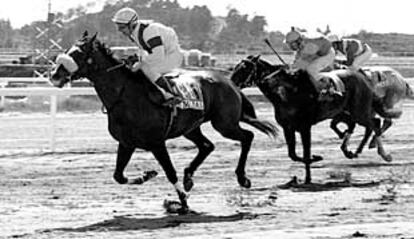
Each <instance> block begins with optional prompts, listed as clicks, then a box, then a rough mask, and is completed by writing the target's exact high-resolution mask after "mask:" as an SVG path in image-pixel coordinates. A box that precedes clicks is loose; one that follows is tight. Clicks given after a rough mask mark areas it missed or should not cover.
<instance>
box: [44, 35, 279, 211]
mask: <svg viewBox="0 0 414 239" xmlns="http://www.w3.org/2000/svg"><path fill="white" fill-rule="evenodd" d="M59 58H60V59H62V62H64V60H63V59H66V61H67V62H69V63H66V64H57V68H56V69H55V70H54V72H52V75H51V82H52V83H53V85H54V86H57V87H62V86H63V85H64V84H65V83H67V82H68V81H70V80H71V79H72V80H73V79H78V78H79V77H85V78H87V79H88V80H90V81H91V82H92V83H93V86H94V88H95V90H96V92H97V94H98V96H99V98H100V99H101V100H102V102H103V104H104V106H105V108H106V109H107V113H108V124H109V127H108V128H109V132H110V134H111V135H112V137H113V138H114V139H116V140H117V141H118V142H119V145H118V152H117V159H116V168H115V172H114V179H115V180H116V181H117V182H118V183H120V184H126V183H136V180H128V179H127V178H126V177H125V176H124V169H125V167H126V166H127V164H128V162H129V160H130V158H131V155H132V154H133V152H134V150H135V148H142V149H145V150H148V151H150V152H152V154H153V155H154V157H155V159H156V160H157V161H158V162H159V164H160V165H161V167H162V168H163V170H164V171H165V174H166V176H167V178H168V180H169V182H170V183H171V184H173V185H174V187H175V190H176V192H177V194H178V197H179V199H180V202H181V212H187V210H188V204H187V197H188V195H187V192H189V191H190V190H191V188H192V187H193V181H192V176H193V174H194V172H195V171H196V169H197V168H198V167H199V166H200V165H201V163H202V162H203V161H204V159H205V158H206V157H207V156H208V155H209V154H210V153H211V152H212V151H213V150H214V145H213V143H212V142H210V140H208V139H207V138H206V137H205V136H204V135H203V133H202V132H201V129H200V126H201V124H202V123H204V122H207V121H211V124H212V126H213V128H214V129H216V130H217V131H218V132H219V133H220V134H221V135H223V136H224V137H226V138H229V139H233V140H238V141H240V142H241V148H242V149H241V155H240V158H239V162H238V165H237V168H236V175H237V180H238V182H239V184H240V185H241V186H242V187H245V188H249V187H250V186H251V182H250V180H249V179H248V178H247V177H246V173H245V165H246V159H247V155H248V152H249V150H250V146H251V143H252V140H253V137H254V134H253V133H252V132H251V131H249V130H245V129H243V128H241V127H240V125H239V123H240V122H245V123H247V124H250V125H252V126H254V127H255V128H257V129H259V130H260V131H262V132H264V133H266V134H269V135H270V136H276V134H277V131H276V127H275V126H274V125H273V124H272V123H269V122H266V121H260V120H258V119H257V117H256V114H255V111H254V108H253V105H252V103H251V102H250V101H249V100H248V99H247V98H246V96H245V95H244V94H243V93H241V92H240V91H239V89H238V88H237V87H236V86H235V85H234V84H233V83H232V82H231V81H230V80H229V79H228V78H226V77H225V76H224V75H223V74H222V73H221V72H215V71H200V72H187V73H183V74H184V75H185V74H187V76H186V79H187V80H188V79H189V78H190V79H193V80H194V82H195V84H199V85H200V87H201V91H202V96H203V97H202V98H203V100H204V110H193V109H185V110H183V109H176V114H173V109H171V108H170V107H163V106H160V105H159V104H156V103H154V101H153V100H152V99H151V97H153V96H154V95H155V96H157V97H161V95H160V93H159V91H158V90H157V89H156V88H155V86H154V85H152V83H150V81H149V80H148V79H147V78H146V76H145V75H144V74H143V73H142V72H141V71H138V72H136V73H133V72H131V71H130V70H129V69H128V68H127V67H125V65H122V64H121V62H120V61H119V60H117V59H116V58H114V57H113V56H112V53H111V51H110V50H109V49H108V48H107V47H106V46H105V45H104V44H102V43H101V42H100V41H99V40H97V39H96V35H94V36H92V37H89V36H88V34H87V32H85V33H84V35H83V37H82V39H80V40H79V41H78V42H77V43H75V44H74V45H73V46H72V47H71V48H70V49H69V50H68V51H67V52H66V53H65V54H63V55H61V56H59V57H58V60H57V62H58V63H59ZM180 77H183V76H182V75H181V76H180ZM69 78H71V79H69ZM181 135H183V136H184V137H186V138H187V139H189V140H191V141H192V142H193V143H194V144H195V145H196V146H197V148H198V154H197V155H196V157H195V158H194V160H193V161H192V162H191V163H190V164H189V166H188V167H186V168H185V169H184V180H183V185H184V190H185V191H184V190H183V189H182V187H181V186H180V184H179V183H178V179H177V173H176V171H175V169H174V166H173V164H172V162H171V159H170V156H169V154H168V151H167V148H166V144H165V141H166V140H167V139H170V138H175V137H178V136H181Z"/></svg>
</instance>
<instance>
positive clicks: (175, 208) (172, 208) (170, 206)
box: [163, 199, 189, 215]
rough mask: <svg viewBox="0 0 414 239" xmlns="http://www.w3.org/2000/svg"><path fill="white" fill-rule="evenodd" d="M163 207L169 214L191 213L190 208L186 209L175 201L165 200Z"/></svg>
mask: <svg viewBox="0 0 414 239" xmlns="http://www.w3.org/2000/svg"><path fill="white" fill-rule="evenodd" d="M163 206H164V208H165V210H166V211H167V212H168V213H177V214H180V215H183V214H187V213H188V212H189V208H188V207H184V206H183V205H182V204H181V203H180V202H177V201H173V200H167V199H166V200H164V205H163Z"/></svg>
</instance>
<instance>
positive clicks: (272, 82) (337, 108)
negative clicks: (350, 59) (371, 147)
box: [231, 56, 392, 183]
mask: <svg viewBox="0 0 414 239" xmlns="http://www.w3.org/2000/svg"><path fill="white" fill-rule="evenodd" d="M259 57H260V56H256V57H250V59H248V60H247V61H242V62H241V63H239V64H238V65H237V66H236V67H235V70H234V72H233V75H232V77H231V79H232V80H233V82H235V83H236V85H250V84H252V83H253V82H254V83H255V84H256V85H257V86H258V87H259V89H260V90H261V91H262V92H263V94H264V95H265V96H266V97H267V98H268V99H269V101H270V102H271V103H272V104H273V106H274V108H275V118H276V121H277V122H278V123H279V124H280V125H281V126H282V128H283V131H284V136H285V140H286V143H287V144H288V154H289V157H290V158H291V159H292V160H293V161H298V162H303V163H304V164H305V167H306V176H305V183H310V182H311V171H310V165H311V163H313V162H316V161H320V160H322V159H323V158H322V156H319V155H312V156H311V127H312V126H313V125H315V124H317V123H318V122H321V121H323V120H325V119H329V118H334V117H337V116H339V115H341V114H342V113H344V112H347V113H348V114H349V115H350V116H351V117H350V118H351V119H352V120H353V121H355V122H356V123H358V124H360V125H362V126H365V127H366V128H369V129H372V130H373V131H374V133H375V135H376V136H377V137H376V141H377V144H378V149H377V150H378V153H379V155H381V157H382V158H383V159H384V160H386V161H390V160H391V159H392V157H391V155H389V154H387V153H386V152H385V150H384V148H383V145H382V141H381V138H380V137H378V136H380V134H381V129H380V122H379V119H378V118H375V114H376V111H375V110H374V107H373V106H374V105H376V104H374V100H375V98H374V92H373V90H372V88H371V86H370V85H368V83H367V82H366V81H365V79H364V77H365V76H364V75H363V74H361V73H356V72H350V71H345V70H343V71H338V72H337V75H338V77H339V78H340V79H341V80H342V82H343V84H344V87H345V92H344V95H343V96H342V97H340V98H336V99H334V100H333V101H320V100H319V99H318V98H319V97H318V95H319V92H317V90H316V89H315V88H314V87H313V85H312V83H311V81H310V76H309V75H308V73H307V72H306V71H303V70H299V71H296V72H289V71H288V70H286V69H285V67H284V66H281V65H279V66H277V65H275V66H268V67H266V68H267V72H262V73H259V71H258V64H256V63H257V62H258V61H259ZM246 62H250V64H246ZM272 72H273V73H272ZM267 73H270V75H267ZM262 74H263V75H262ZM259 75H260V77H259ZM266 75H267V76H266ZM295 132H299V133H300V135H301V138H302V145H303V157H299V156H297V154H296V138H295Z"/></svg>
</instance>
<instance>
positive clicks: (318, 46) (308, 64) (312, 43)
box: [285, 27, 335, 89]
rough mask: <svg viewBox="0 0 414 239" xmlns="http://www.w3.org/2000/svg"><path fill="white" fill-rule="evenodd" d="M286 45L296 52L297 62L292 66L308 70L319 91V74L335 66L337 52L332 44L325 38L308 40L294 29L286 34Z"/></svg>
mask: <svg viewBox="0 0 414 239" xmlns="http://www.w3.org/2000/svg"><path fill="white" fill-rule="evenodd" d="M285 43H286V44H288V45H289V47H290V49H292V50H293V51H296V54H295V60H294V62H293V64H292V68H293V69H303V70H306V71H307V72H308V73H309V75H310V76H311V78H313V79H312V83H313V84H314V86H315V88H316V89H319V88H320V87H319V84H318V82H317V81H318V80H319V78H320V76H319V72H321V71H322V70H323V69H325V68H327V67H330V66H332V65H333V62H334V59H335V51H334V49H333V48H332V44H331V43H330V42H329V40H328V39H327V38H325V37H324V36H322V35H321V36H319V37H316V38H308V37H306V36H305V35H303V34H302V33H300V32H299V31H298V30H297V29H295V28H294V27H292V29H291V31H290V32H288V34H286V39H285Z"/></svg>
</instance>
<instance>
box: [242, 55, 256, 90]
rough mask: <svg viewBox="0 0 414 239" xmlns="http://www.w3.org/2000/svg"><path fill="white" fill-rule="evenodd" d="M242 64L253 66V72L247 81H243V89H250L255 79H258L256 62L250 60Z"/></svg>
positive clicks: (245, 60)
mask: <svg viewBox="0 0 414 239" xmlns="http://www.w3.org/2000/svg"><path fill="white" fill-rule="evenodd" d="M242 63H247V64H250V65H252V66H253V67H252V70H251V71H250V73H249V75H248V76H247V78H246V80H244V81H243V84H242V86H241V87H248V86H251V85H252V84H253V80H252V78H253V79H257V65H256V63H255V62H253V61H252V60H250V59H243V60H242Z"/></svg>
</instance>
